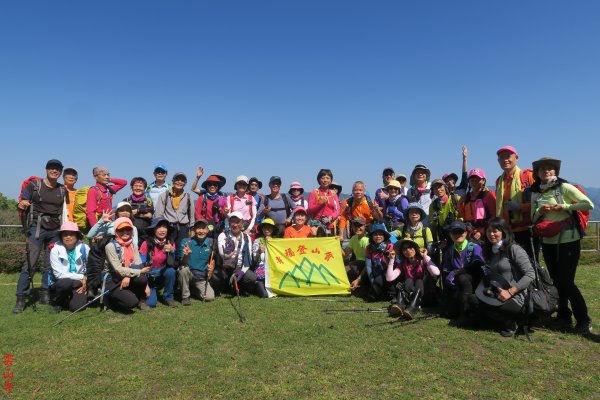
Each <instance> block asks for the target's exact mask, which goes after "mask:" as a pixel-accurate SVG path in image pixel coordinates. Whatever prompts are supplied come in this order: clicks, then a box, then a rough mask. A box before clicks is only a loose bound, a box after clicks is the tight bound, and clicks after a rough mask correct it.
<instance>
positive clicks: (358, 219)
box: [350, 217, 367, 225]
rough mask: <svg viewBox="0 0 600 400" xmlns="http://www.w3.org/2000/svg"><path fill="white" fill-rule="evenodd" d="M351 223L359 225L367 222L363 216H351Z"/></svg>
mask: <svg viewBox="0 0 600 400" xmlns="http://www.w3.org/2000/svg"><path fill="white" fill-rule="evenodd" d="M350 223H351V224H359V225H366V224H367V220H366V219H364V218H363V217H354V218H352V220H351V221H350Z"/></svg>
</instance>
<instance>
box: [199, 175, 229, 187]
mask: <svg viewBox="0 0 600 400" xmlns="http://www.w3.org/2000/svg"><path fill="white" fill-rule="evenodd" d="M209 182H216V183H217V184H218V185H219V190H220V189H221V188H222V187H223V186H225V183H226V182H227V179H225V177H223V176H221V175H210V176H209V177H208V178H206V180H205V181H204V182H202V185H201V186H202V188H203V189H204V190H208V183H209Z"/></svg>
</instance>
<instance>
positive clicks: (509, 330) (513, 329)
mask: <svg viewBox="0 0 600 400" xmlns="http://www.w3.org/2000/svg"><path fill="white" fill-rule="evenodd" d="M518 328H519V326H518V325H517V322H516V321H506V324H505V326H504V329H502V330H501V331H500V335H502V336H503V337H513V336H515V334H516V333H517V329H518Z"/></svg>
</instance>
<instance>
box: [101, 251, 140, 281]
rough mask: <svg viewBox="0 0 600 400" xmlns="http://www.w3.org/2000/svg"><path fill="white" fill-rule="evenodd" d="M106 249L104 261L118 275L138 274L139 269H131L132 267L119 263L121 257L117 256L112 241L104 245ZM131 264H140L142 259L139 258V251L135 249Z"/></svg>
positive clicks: (131, 276)
mask: <svg viewBox="0 0 600 400" xmlns="http://www.w3.org/2000/svg"><path fill="white" fill-rule="evenodd" d="M105 251H106V262H107V263H108V265H109V266H110V268H111V269H112V270H114V271H116V272H117V273H118V274H119V275H121V276H122V277H130V278H133V277H136V276H140V270H139V269H133V268H125V267H124V266H123V264H122V263H121V259H120V258H119V255H118V254H117V251H116V250H115V246H114V245H113V244H112V243H108V244H107V245H106V248H105ZM133 264H138V265H140V264H142V260H141V259H140V253H139V252H138V251H137V249H136V251H135V254H134V257H133Z"/></svg>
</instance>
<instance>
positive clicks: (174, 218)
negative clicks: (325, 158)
mask: <svg viewBox="0 0 600 400" xmlns="http://www.w3.org/2000/svg"><path fill="white" fill-rule="evenodd" d="M496 155H497V159H498V163H499V166H500V168H501V170H502V173H501V174H500V176H499V177H498V178H497V179H496V180H495V182H494V183H495V190H490V189H489V188H488V181H487V178H486V174H485V172H484V171H483V170H482V169H481V168H473V169H470V170H469V169H468V165H467V148H466V147H465V146H463V148H462V172H461V177H460V182H459V176H458V175H457V174H456V173H452V172H450V173H446V174H444V175H443V176H442V177H441V178H437V179H432V177H431V172H430V170H429V169H428V168H427V166H426V165H425V164H417V165H416V166H415V167H414V168H413V170H412V172H411V174H410V175H409V176H408V177H407V176H405V175H403V174H396V172H395V171H394V169H393V168H385V169H383V173H382V185H381V187H379V188H378V189H377V190H376V191H375V193H374V195H373V196H372V197H371V196H370V195H369V194H368V192H367V188H366V185H365V184H364V183H363V182H362V181H356V182H355V183H354V184H353V186H352V194H351V196H350V197H348V198H347V199H345V200H343V201H341V200H340V196H339V195H341V193H342V187H341V186H340V185H338V184H336V183H335V182H334V181H333V173H332V171H331V170H329V169H321V170H320V171H319V172H318V174H317V182H318V187H316V188H315V189H313V190H311V191H310V192H308V193H306V191H305V189H304V187H303V186H302V184H301V183H300V182H292V183H291V184H290V186H289V190H288V191H287V193H285V190H284V191H282V190H281V189H282V179H281V178H280V177H279V176H272V177H271V178H270V179H269V182H268V187H269V193H268V194H261V193H260V192H259V191H260V190H261V189H262V187H263V184H262V182H261V181H259V180H258V179H257V178H254V177H252V178H248V177H247V176H244V175H241V176H238V177H237V178H236V179H235V182H234V192H233V193H231V194H226V193H223V192H222V189H223V187H224V186H225V184H226V178H225V177H223V176H221V175H218V174H212V175H209V176H208V177H206V178H205V179H204V180H203V181H202V183H201V184H200V187H198V185H199V183H200V181H201V179H202V177H203V176H204V169H203V168H202V167H198V168H197V171H196V176H195V178H194V180H193V183H192V186H191V192H193V193H194V194H195V195H197V196H194V195H192V194H190V193H188V192H186V191H185V186H186V184H187V182H188V179H187V176H186V174H185V173H183V172H177V173H175V174H173V177H172V180H171V183H168V182H167V179H166V178H167V175H168V173H169V171H168V168H167V166H166V165H164V164H158V165H156V167H155V169H154V180H153V182H152V183H150V184H148V182H147V181H146V179H144V178H143V177H134V178H133V179H131V181H130V182H129V185H130V188H131V193H130V194H129V195H128V196H126V197H124V198H123V200H122V201H120V202H118V203H117V204H116V206H115V207H114V209H113V197H114V196H115V195H116V193H117V192H119V191H120V190H121V189H123V188H124V187H126V186H127V181H126V180H124V179H118V178H113V177H111V175H110V173H109V170H108V168H106V167H95V168H94V169H93V176H94V179H95V181H96V183H95V185H93V186H90V187H85V188H79V189H77V188H75V185H76V183H77V179H78V172H77V170H75V169H74V168H63V164H62V163H61V162H60V161H59V160H56V159H52V160H49V161H48V162H47V164H46V176H45V177H44V178H36V179H34V177H32V179H30V180H28V181H25V182H24V183H23V188H22V192H21V196H20V199H19V203H18V208H19V210H20V213H21V214H22V224H23V227H24V229H25V232H26V236H27V251H26V260H25V261H24V263H23V266H22V269H21V272H20V276H19V281H18V285H17V292H16V295H17V301H16V305H15V307H14V309H13V312H14V313H21V312H23V310H24V308H25V306H26V299H27V296H29V295H30V294H31V287H32V286H33V284H32V275H33V266H35V265H36V263H37V261H38V258H39V256H40V254H41V253H42V252H44V251H46V250H47V251H48V253H49V255H48V257H47V259H48V265H47V266H46V267H45V268H44V270H43V273H42V282H41V287H40V289H39V291H38V293H39V302H40V303H42V304H52V305H53V311H54V312H60V311H61V310H63V309H69V310H71V311H75V310H79V309H81V308H82V307H84V306H85V305H86V304H87V303H88V302H89V301H90V299H94V298H98V297H100V298H102V300H103V301H104V304H106V306H107V307H109V308H111V309H114V310H131V309H133V308H135V307H137V308H139V309H140V310H149V309H152V308H153V307H156V305H157V303H158V301H159V300H160V301H162V302H163V303H164V304H166V305H168V306H170V307H177V306H179V305H180V304H181V305H184V306H189V305H190V304H191V298H192V297H194V298H197V299H200V300H203V301H211V300H213V299H215V297H216V296H219V295H220V294H221V293H224V292H230V293H234V294H235V293H236V292H234V290H235V291H237V294H238V295H239V293H240V292H241V293H243V294H253V295H256V296H259V297H268V296H269V293H268V291H267V288H265V262H266V256H265V253H266V250H265V248H266V241H267V240H269V239H272V238H309V237H320V236H334V237H338V238H339V239H340V243H341V245H342V249H343V250H342V251H343V254H344V258H345V264H346V272H347V274H348V280H349V282H350V290H351V291H352V292H353V293H354V294H356V295H357V296H361V297H363V298H364V299H365V300H367V301H383V300H390V302H391V306H390V307H389V313H390V314H391V315H393V316H397V317H401V318H404V319H412V318H414V316H415V314H416V313H418V312H419V309H420V307H421V305H427V304H437V305H438V306H442V307H443V308H444V310H445V313H446V315H447V316H448V317H449V318H451V319H452V320H453V321H454V323H455V324H456V325H457V326H467V325H470V324H473V323H475V322H477V320H479V319H481V318H482V317H483V318H486V319H489V320H491V321H494V322H495V323H497V324H498V326H499V328H500V331H501V334H502V335H503V336H513V335H515V333H516V331H517V329H518V323H519V313H520V312H521V310H522V309H523V307H524V304H525V299H526V294H527V291H528V288H529V286H530V284H531V282H532V281H533V280H534V273H535V271H534V265H535V263H536V260H537V259H538V256H539V252H540V248H541V252H542V255H543V258H544V260H545V264H546V266H547V268H548V271H549V273H550V276H551V277H552V279H553V281H554V285H555V286H556V288H557V289H558V293H559V301H558V312H557V315H556V317H555V318H554V320H553V325H555V326H556V327H557V328H558V329H564V330H573V331H575V332H578V333H582V334H585V333H589V332H590V331H591V329H592V323H591V319H590V317H589V315H588V312H587V307H586V303H585V300H584V298H583V296H582V295H581V292H580V291H579V289H578V287H577V285H576V284H575V273H576V269H577V265H578V262H579V254H580V242H581V238H582V236H583V232H582V231H581V224H580V223H579V222H580V221H579V220H578V218H577V217H578V215H579V214H578V213H579V212H585V211H589V210H591V209H592V208H593V204H592V202H591V201H590V199H589V198H588V197H587V196H586V195H585V194H584V193H583V192H582V191H581V190H580V188H579V187H578V186H577V185H573V184H569V183H568V182H567V181H566V180H564V179H562V178H561V177H560V176H559V173H560V167H561V161H560V160H558V159H554V158H550V157H542V158H540V159H538V160H537V161H535V162H533V164H532V168H531V169H521V168H519V167H518V166H517V162H518V160H519V155H518V153H517V150H516V149H515V148H514V147H513V146H504V147H502V148H500V149H499V150H497V152H496ZM61 176H62V179H63V183H59V179H60V178H61ZM532 227H533V229H532ZM176 298H177V299H178V300H180V301H176ZM573 317H574V319H575V322H576V323H575V325H574V326H573Z"/></svg>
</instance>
